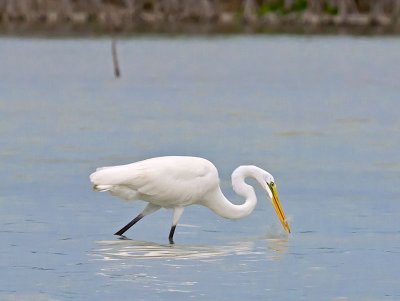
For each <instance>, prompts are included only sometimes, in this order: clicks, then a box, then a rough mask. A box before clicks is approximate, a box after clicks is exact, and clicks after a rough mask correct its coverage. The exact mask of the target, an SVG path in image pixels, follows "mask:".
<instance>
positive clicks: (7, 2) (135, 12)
mask: <svg viewBox="0 0 400 301" xmlns="http://www.w3.org/2000/svg"><path fill="white" fill-rule="evenodd" d="M11 23H24V24H31V23H34V24H35V23H36V24H40V23H41V24H47V25H53V26H54V25H57V24H65V23H71V24H83V25H85V24H101V25H104V26H105V28H113V29H118V28H120V29H124V28H126V27H129V26H130V25H132V24H137V23H140V24H181V23H193V24H211V25H212V24H225V25H238V24H239V25H240V24H250V25H261V26H268V25H271V24H272V25H279V24H291V23H293V24H295V25H296V24H297V25H301V24H311V25H329V26H336V25H343V24H344V25H355V26H368V25H380V26H392V27H395V28H398V27H400V0H0V25H1V24H3V25H4V24H6V25H7V24H11Z"/></svg>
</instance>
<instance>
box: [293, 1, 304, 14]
mask: <svg viewBox="0 0 400 301" xmlns="http://www.w3.org/2000/svg"><path fill="white" fill-rule="evenodd" d="M306 9H307V0H296V1H294V3H293V5H292V7H291V10H292V11H294V12H301V11H303V10H306Z"/></svg>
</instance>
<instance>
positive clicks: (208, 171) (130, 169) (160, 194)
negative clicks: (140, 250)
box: [90, 156, 290, 243]
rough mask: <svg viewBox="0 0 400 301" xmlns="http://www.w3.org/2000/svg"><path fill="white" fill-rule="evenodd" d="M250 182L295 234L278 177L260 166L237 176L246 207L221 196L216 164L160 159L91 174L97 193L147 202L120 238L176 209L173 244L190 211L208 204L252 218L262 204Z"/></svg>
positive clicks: (221, 211)
mask: <svg viewBox="0 0 400 301" xmlns="http://www.w3.org/2000/svg"><path fill="white" fill-rule="evenodd" d="M247 177H250V178H254V179H255V180H256V181H257V182H258V183H260V185H261V186H262V187H263V188H264V189H265V190H266V191H267V193H268V195H269V197H270V198H271V201H272V205H273V207H274V208H275V211H276V214H277V215H278V218H279V220H280V221H281V223H282V226H283V228H284V229H285V230H286V231H287V232H288V233H290V227H289V224H288V222H287V220H286V217H285V214H284V212H283V210H282V207H281V205H280V202H279V198H278V193H277V190H276V184H275V181H274V177H273V176H272V175H271V174H270V173H268V172H267V171H265V170H263V169H261V168H259V167H257V166H253V165H248V166H239V167H238V168H236V169H235V170H234V171H233V173H232V187H233V190H234V191H235V192H236V193H237V194H238V195H240V196H243V197H244V198H246V201H245V203H244V204H241V205H235V204H232V203H231V202H230V201H229V200H228V199H227V198H226V197H225V196H224V195H223V193H222V192H221V189H220V187H219V177H218V171H217V168H216V167H215V166H214V164H212V163H211V162H210V161H208V160H206V159H203V158H197V157H184V156H169V157H157V158H151V159H147V160H143V161H139V162H135V163H131V164H126V165H119V166H109V167H100V168H97V170H96V171H95V172H94V173H92V174H91V175H90V181H91V182H92V183H93V189H94V190H96V191H108V192H110V193H111V194H112V195H115V196H118V197H120V198H123V199H125V200H143V201H146V202H148V204H147V206H146V207H145V208H144V210H143V211H142V212H141V213H140V214H139V215H138V216H136V217H135V218H134V219H133V220H132V221H131V222H129V223H128V224H127V225H126V226H124V227H123V228H122V229H121V230H119V231H117V232H116V233H115V235H123V234H124V233H125V232H126V231H127V230H128V229H129V228H130V227H132V226H133V225H134V224H135V223H137V222H138V221H139V220H141V219H142V218H143V217H145V216H146V215H149V214H150V213H153V212H155V211H157V210H158V209H160V208H171V209H173V218H172V226H171V230H170V233H169V240H170V243H173V236H174V232H175V228H176V225H177V224H178V221H179V218H180V217H181V215H182V213H183V210H184V208H185V207H186V206H189V205H193V204H198V205H203V206H206V207H208V208H210V209H211V210H212V211H214V212H215V213H216V214H218V215H220V216H222V217H224V218H228V219H239V218H242V217H245V216H247V215H249V214H250V213H251V212H252V211H253V210H254V208H255V206H256V204H257V197H256V194H255V192H254V188H253V187H252V186H250V185H248V184H247V183H245V178H247Z"/></svg>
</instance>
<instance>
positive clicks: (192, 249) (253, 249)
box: [93, 237, 288, 261]
mask: <svg viewBox="0 0 400 301" xmlns="http://www.w3.org/2000/svg"><path fill="white" fill-rule="evenodd" d="M264 240H265V241H266V242H267V249H268V250H270V251H272V252H270V253H272V254H270V255H271V256H270V258H271V259H273V260H277V259H280V258H282V256H283V255H284V254H285V253H287V249H288V238H287V237H273V238H265V239H264ZM97 245H98V246H99V248H98V249H95V250H94V251H93V255H94V256H95V257H97V258H99V259H101V260H106V261H110V260H123V259H129V258H131V259H152V258H153V259H175V260H184V259H200V260H207V261H210V260H212V259H218V258H222V257H226V256H231V255H244V256H246V255H261V254H265V253H266V249H265V248H264V247H260V246H258V247H257V246H256V241H255V240H248V241H240V242H235V243H231V244H226V245H184V244H173V245H171V244H157V243H153V242H146V241H137V240H130V239H119V240H105V241H98V242H97Z"/></svg>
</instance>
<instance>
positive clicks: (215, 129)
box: [0, 36, 400, 301]
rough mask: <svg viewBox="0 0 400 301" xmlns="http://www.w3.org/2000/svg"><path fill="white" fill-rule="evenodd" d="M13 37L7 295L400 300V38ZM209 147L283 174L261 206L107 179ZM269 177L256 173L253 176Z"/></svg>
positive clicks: (7, 135)
mask: <svg viewBox="0 0 400 301" xmlns="http://www.w3.org/2000/svg"><path fill="white" fill-rule="evenodd" d="M118 50H119V55H120V64H121V69H122V78H121V79H119V80H115V79H114V78H113V76H112V66H111V57H110V41H109V40H108V39H94V40H87V39H76V40H74V39H65V40H64V39H63V40H48V39H12V38H1V39H0V114H1V116H0V117H1V118H0V138H1V144H0V145H1V147H0V166H1V174H0V180H1V181H0V183H1V184H0V187H1V189H0V225H1V227H0V239H1V242H2V243H1V245H0V299H1V300H40V301H42V300H45V301H48V300H400V280H399V276H398V275H399V269H400V224H399V217H400V216H399V212H400V203H399V201H400V198H399V193H400V185H399V183H400V152H399V149H400V138H399V137H400V118H399V117H400V113H399V112H400V101H399V100H400V83H399V78H400V68H399V61H400V41H399V40H398V39H397V38H349V37H329V38H323V37H313V38H309V37H280V36H276V37H269V36H258V37H230V38H223V37H216V38H181V37H175V38H157V37H153V38H148V37H142V38H129V39H125V40H122V41H120V42H119V44H118ZM170 154H181V155H198V156H202V157H206V158H208V159H210V160H211V161H213V162H214V163H215V164H216V166H217V167H218V168H219V171H220V176H221V178H222V182H221V185H222V188H223V190H224V192H225V193H226V195H227V196H228V197H229V198H231V199H232V200H233V201H234V202H235V203H240V202H241V201H242V200H240V198H238V197H236V196H235V195H234V193H233V192H232V190H231V187H230V181H229V178H230V173H231V172H232V171H233V169H234V168H235V167H237V166H238V165H240V164H256V165H258V166H260V167H263V168H265V169H267V170H269V171H270V172H271V173H272V174H273V175H274V176H275V179H276V181H277V185H278V191H279V192H280V198H281V201H282V205H283V207H284V209H285V211H286V214H287V215H288V217H289V219H290V223H291V227H292V231H293V233H292V234H290V235H289V236H287V235H285V234H284V233H283V232H282V229H281V226H280V225H279V222H278V221H277V218H276V216H275V214H274V212H273V209H272V207H271V206H270V203H269V201H267V202H266V201H265V193H263V192H262V191H261V190H258V197H259V204H258V206H257V208H256V210H255V212H253V214H252V215H251V216H250V217H248V218H246V219H243V220H239V221H229V220H224V219H222V218H220V217H217V216H215V215H214V214H213V213H212V212H210V211H208V210H207V209H206V208H202V207H198V206H197V207H192V208H188V209H187V210H186V211H185V213H184V215H183V217H182V219H181V224H180V225H179V226H178V228H177V231H176V234H175V240H176V244H175V245H170V244H168V239H167V236H168V232H169V227H170V223H171V212H169V211H167V210H162V211H159V212H157V213H155V214H154V215H151V216H149V217H146V218H145V219H143V220H142V221H141V222H140V223H138V224H137V225H135V226H134V227H133V228H132V229H131V230H129V231H128V232H127V233H126V235H127V238H126V239H118V238H117V237H115V236H113V235H112V234H113V233H114V232H115V231H116V230H118V229H119V228H120V227H122V226H123V225H125V224H126V223H127V222H128V221H130V220H131V219H132V218H133V217H134V216H135V215H136V214H137V213H138V212H139V211H140V210H141V208H142V207H143V204H139V203H133V204H132V203H127V202H121V201H118V200H116V199H115V198H113V197H111V196H109V195H106V194H100V193H94V192H93V191H92V190H91V187H90V183H89V181H88V174H89V173H90V172H92V171H93V170H94V168H96V167H98V166H103V165H112V164H122V163H128V162H132V161H136V160H140V159H144V158H148V157H153V156H159V155H170ZM253 184H254V183H253Z"/></svg>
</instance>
